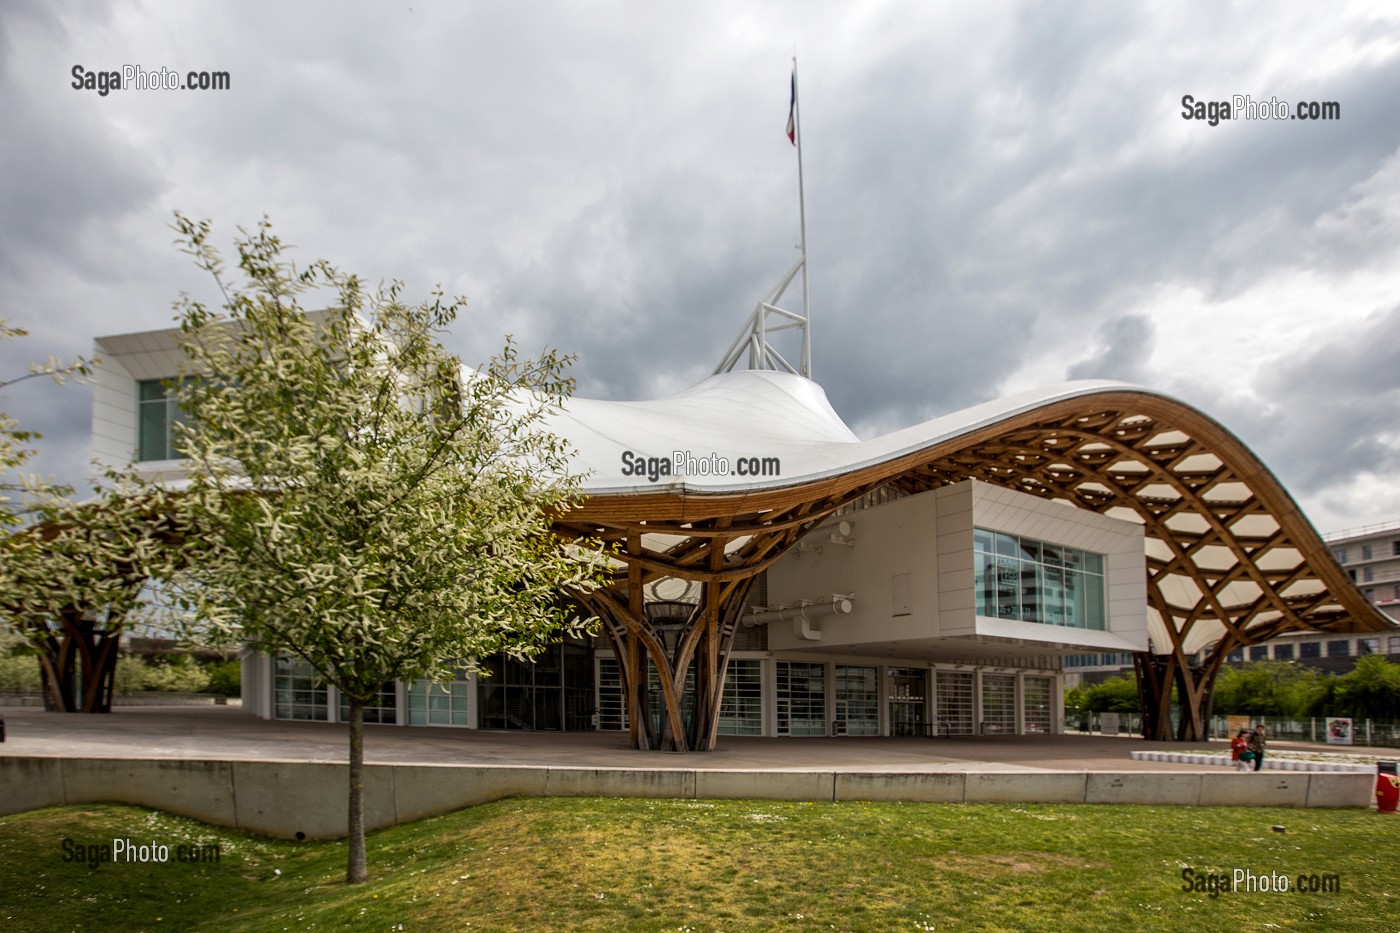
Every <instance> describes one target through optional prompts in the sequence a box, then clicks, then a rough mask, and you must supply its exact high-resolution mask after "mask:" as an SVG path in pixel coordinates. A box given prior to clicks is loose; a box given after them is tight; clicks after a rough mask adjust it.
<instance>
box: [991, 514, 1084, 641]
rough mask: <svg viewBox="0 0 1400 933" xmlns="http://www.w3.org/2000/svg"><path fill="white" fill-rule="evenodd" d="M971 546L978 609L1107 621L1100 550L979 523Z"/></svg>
mask: <svg viewBox="0 0 1400 933" xmlns="http://www.w3.org/2000/svg"><path fill="white" fill-rule="evenodd" d="M973 551H974V554H973V567H974V584H973V585H974V586H975V587H976V593H977V599H976V602H977V614H978V615H982V616H988V617H991V618H997V619H1017V620H1020V621H1022V622H1038V623H1042V624H1045V625H1067V626H1072V627H1074V628H1088V629H1097V630H1100V631H1102V630H1103V629H1104V628H1105V627H1106V615H1107V613H1106V605H1107V604H1106V601H1105V598H1104V597H1105V584H1104V559H1103V555H1101V554H1090V553H1088V552H1085V551H1080V550H1076V549H1075V548H1069V547H1064V546H1061V545H1058V544H1049V543H1046V542H1042V541H1033V540H1031V539H1029V538H1018V537H1016V536H1014V535H1008V534H1002V533H1000V532H992V531H987V530H985V529H981V528H977V529H974V530H973Z"/></svg>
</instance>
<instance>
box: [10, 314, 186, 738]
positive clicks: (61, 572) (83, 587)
mask: <svg viewBox="0 0 1400 933" xmlns="http://www.w3.org/2000/svg"><path fill="white" fill-rule="evenodd" d="M22 336H25V332H24V331H23V330H21V329H19V328H15V327H10V326H8V325H6V323H5V322H4V321H0V339H11V338H14V337H22ZM94 363H95V361H91V360H85V359H81V358H80V359H77V360H75V361H73V362H71V363H64V362H62V361H60V360H58V359H56V358H54V357H50V358H49V359H48V360H47V361H46V362H44V363H36V364H34V365H32V366H31V367H30V368H29V371H28V372H27V373H25V374H24V375H21V376H17V377H15V378H11V379H8V380H6V381H4V382H0V390H3V389H5V388H8V387H9V386H12V385H15V384H17V383H19V382H23V381H25V380H28V379H36V378H49V379H52V380H54V381H56V382H58V383H60V384H62V383H64V382H65V381H67V380H68V379H78V380H81V379H85V378H86V377H87V376H89V375H90V374H91V372H92V367H93V365H94ZM39 439H40V437H39V435H38V434H36V433H34V432H32V431H26V430H22V429H21V428H20V426H19V423H18V422H17V421H16V420H15V419H14V418H12V417H11V416H9V415H6V414H3V413H0V477H2V479H0V627H3V628H4V629H6V630H8V631H9V632H10V633H11V634H13V635H15V636H18V637H19V639H21V640H22V641H23V643H24V644H25V646H26V648H27V649H28V650H29V652H30V653H32V654H34V655H35V656H36V657H37V658H38V663H39V670H40V674H41V681H40V682H41V685H42V692H43V697H44V706H45V707H46V708H47V709H49V710H54V711H62V712H84V713H103V712H108V711H110V710H111V704H112V682H113V676H114V672H115V669H116V664H117V646H118V642H119V639H120V636H121V634H122V632H123V631H124V630H125V628H126V624H127V620H128V618H129V615H130V613H131V611H132V610H133V609H135V608H136V607H137V606H138V605H139V604H140V592H141V589H142V586H143V585H144V584H145V582H146V578H147V575H148V573H149V572H150V568H151V566H152V563H153V561H154V560H155V557H156V555H157V552H158V551H159V548H160V542H161V540H162V534H163V531H164V529H163V525H162V523H161V521H160V520H159V519H156V520H154V521H153V520H151V517H152V513H151V512H149V511H148V510H149V509H150V508H151V507H152V502H151V499H150V494H136V492H135V490H133V489H131V488H127V487H124V486H123V485H122V484H121V483H120V482H116V483H112V484H109V485H107V486H105V487H98V488H95V489H94V490H93V497H92V499H91V500H89V501H88V502H86V503H83V504H77V503H75V502H74V501H73V500H72V494H73V490H72V489H71V488H70V487H68V486H64V485H61V484H58V483H54V482H51V481H48V480H44V479H41V478H38V477H35V476H32V475H28V474H24V473H20V472H19V471H20V470H21V469H22V468H23V467H24V466H25V464H27V463H28V462H29V460H30V459H31V458H32V457H33V456H34V453H35V451H34V449H33V447H32V446H30V445H31V444H32V443H33V442H34V441H36V440H39ZM109 479H110V477H109ZM154 495H156V496H159V495H160V493H159V492H156V493H154ZM157 509H158V507H157Z"/></svg>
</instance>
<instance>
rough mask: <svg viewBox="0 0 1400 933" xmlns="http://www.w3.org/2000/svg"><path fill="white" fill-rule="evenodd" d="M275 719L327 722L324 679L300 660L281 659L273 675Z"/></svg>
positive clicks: (277, 662)
mask: <svg viewBox="0 0 1400 933" xmlns="http://www.w3.org/2000/svg"><path fill="white" fill-rule="evenodd" d="M272 690H273V703H272V710H273V712H272V715H273V716H274V717H275V718H277V719H313V720H319V721H321V722H325V721H326V719H327V718H328V717H327V706H328V703H327V699H326V697H327V690H326V685H325V683H324V682H323V681H322V680H321V675H319V674H317V673H316V671H315V670H314V669H313V668H312V667H311V665H310V664H308V663H307V662H306V661H304V660H302V659H301V658H289V657H285V656H283V657H279V658H278V659H277V661H276V664H275V667H274V670H273V675H272Z"/></svg>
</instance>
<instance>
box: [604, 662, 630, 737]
mask: <svg viewBox="0 0 1400 933" xmlns="http://www.w3.org/2000/svg"><path fill="white" fill-rule="evenodd" d="M598 728H599V729H606V730H609V731H613V730H623V729H626V728H627V703H626V701H625V700H624V699H623V696H622V669H621V668H620V667H618V665H617V659H616V658H599V659H598Z"/></svg>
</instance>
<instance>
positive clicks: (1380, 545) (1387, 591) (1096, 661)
mask: <svg viewBox="0 0 1400 933" xmlns="http://www.w3.org/2000/svg"><path fill="white" fill-rule="evenodd" d="M1322 539H1323V541H1325V542H1326V543H1327V547H1328V548H1329V549H1330V550H1331V551H1332V556H1333V557H1335V558H1336V559H1337V563H1339V564H1341V565H1342V569H1343V570H1345V571H1346V572H1347V575H1348V576H1350V577H1351V579H1352V580H1353V581H1355V583H1356V585H1357V587H1358V588H1360V590H1361V592H1362V594H1363V595H1364V596H1365V597H1366V598H1367V599H1369V600H1370V601H1371V603H1372V604H1373V605H1374V606H1375V607H1376V608H1377V609H1379V610H1381V612H1383V613H1385V614H1386V615H1388V616H1389V617H1390V618H1392V619H1395V620H1396V625H1397V627H1396V629H1395V631H1393V632H1383V633H1368V634H1364V635H1342V634H1336V635H1328V634H1323V633H1319V632H1288V633H1287V634H1284V635H1280V636H1278V637H1277V638H1271V639H1269V640H1268V641H1264V642H1261V643H1259V644H1257V645H1250V646H1249V647H1247V648H1236V649H1235V650H1234V651H1231V652H1230V654H1229V655H1228V656H1227V657H1226V662H1227V663H1229V664H1243V663H1245V662H1246V661H1294V662H1297V663H1299V664H1305V665H1307V666H1308V667H1316V668H1319V669H1322V670H1325V671H1330V672H1332V673H1334V674H1344V673H1346V672H1347V671H1349V670H1351V669H1352V668H1353V667H1355V666H1356V659H1357V658H1361V657H1364V656H1366V655H1368V654H1383V655H1385V656H1386V657H1387V658H1388V659H1389V660H1391V661H1393V662H1395V663H1397V664H1400V521H1394V522H1385V523H1380V524H1375V525H1367V526H1365V527H1362V528H1351V529H1348V530H1346V531H1339V532H1334V533H1332V534H1325V535H1323V536H1322ZM1064 670H1065V684H1066V685H1067V686H1070V687H1074V686H1079V685H1080V684H1085V683H1089V684H1092V683H1098V682H1100V681H1103V680H1106V679H1108V678H1110V677H1116V676H1118V675H1120V674H1124V673H1128V674H1131V673H1132V671H1133V656H1132V655H1131V654H1128V653H1125V652H1104V653H1099V654H1078V655H1069V656H1067V657H1066V658H1065V659H1064Z"/></svg>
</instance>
